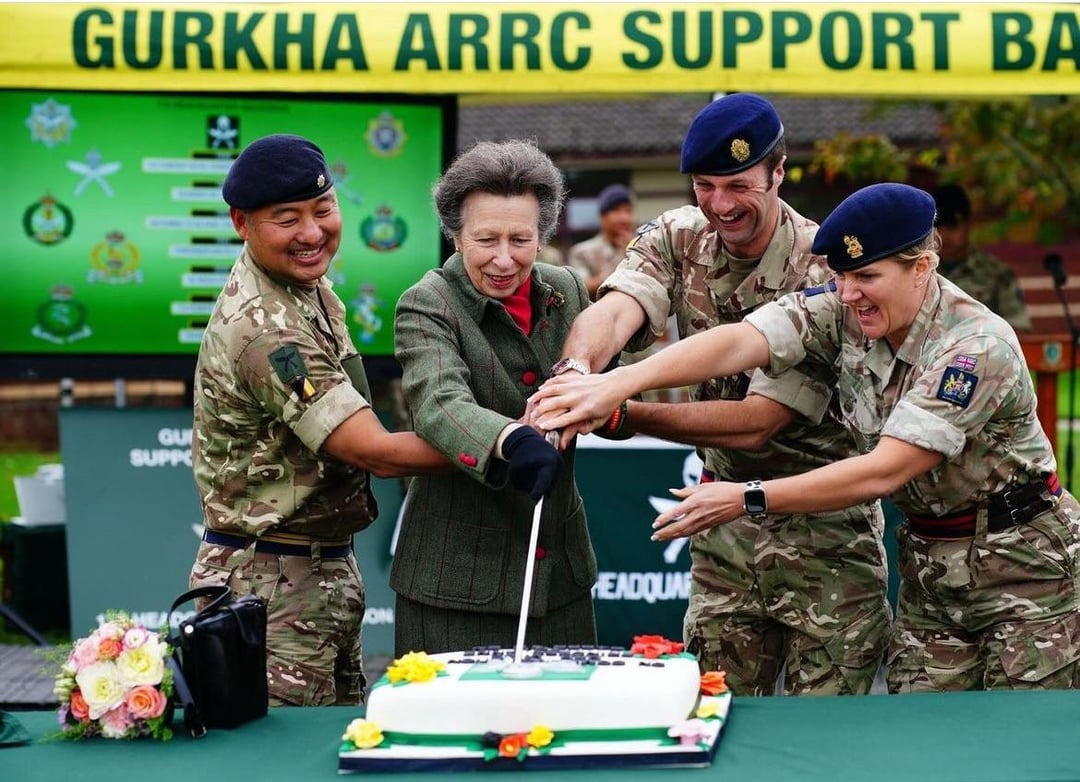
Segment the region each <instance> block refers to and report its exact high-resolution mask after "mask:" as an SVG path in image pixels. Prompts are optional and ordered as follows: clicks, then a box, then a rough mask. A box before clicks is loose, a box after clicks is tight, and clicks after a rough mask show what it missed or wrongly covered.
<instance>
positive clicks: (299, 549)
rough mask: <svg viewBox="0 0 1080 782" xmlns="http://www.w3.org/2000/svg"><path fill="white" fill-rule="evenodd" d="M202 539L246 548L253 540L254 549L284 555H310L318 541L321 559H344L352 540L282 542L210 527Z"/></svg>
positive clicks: (349, 552) (222, 544)
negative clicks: (219, 530)
mask: <svg viewBox="0 0 1080 782" xmlns="http://www.w3.org/2000/svg"><path fill="white" fill-rule="evenodd" d="M290 537H291V538H295V539H301V536H299V535H295V536H290ZM202 539H203V540H204V541H206V542H207V543H212V544H214V545H215V546H229V547H230V548H247V547H248V546H250V545H251V542H252V541H255V550H256V551H262V552H265V553H267V554H280V555H281V556H285V557H309V558H310V557H311V544H312V543H319V544H320V547H319V556H320V557H321V558H322V559H346V558H347V557H348V556H349V555H350V554H351V553H352V542H351V541H350V542H344V543H342V542H339V541H340V540H347V539H338V540H334V541H321V540H314V539H311V538H309V542H308V543H306V544H304V543H283V542H281V541H280V540H270V539H268V538H267V537H266V536H263V537H260V538H253V537H249V536H247V535H232V534H230V533H228V532H215V531H214V530H212V529H208V530H206V531H205V532H203V536H202Z"/></svg>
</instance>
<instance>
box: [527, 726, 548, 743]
mask: <svg viewBox="0 0 1080 782" xmlns="http://www.w3.org/2000/svg"><path fill="white" fill-rule="evenodd" d="M553 738H555V734H554V733H552V732H551V728H549V727H548V726H547V725H536V726H534V727H533V729H532V730H530V731H529V735H528V736H526V737H525V742H526V743H527V744H528V745H529V746H530V747H546V746H547V745H548V744H550V743H551V740H552V739H553Z"/></svg>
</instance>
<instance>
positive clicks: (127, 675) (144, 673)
mask: <svg viewBox="0 0 1080 782" xmlns="http://www.w3.org/2000/svg"><path fill="white" fill-rule="evenodd" d="M116 669H117V672H118V674H119V676H120V681H121V683H122V684H123V685H124V686H125V687H134V686H136V685H138V684H151V685H157V684H160V683H161V677H162V676H164V675H165V660H164V658H163V657H162V647H161V644H159V643H157V642H156V641H148V642H147V643H145V644H143V645H142V646H140V647H138V648H136V649H125V650H124V651H122V652H120V656H119V657H117V658H116Z"/></svg>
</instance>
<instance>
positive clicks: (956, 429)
mask: <svg viewBox="0 0 1080 782" xmlns="http://www.w3.org/2000/svg"><path fill="white" fill-rule="evenodd" d="M933 223H934V201H933V199H932V198H931V197H930V195H929V194H927V193H924V192H923V191H921V190H918V189H916V188H913V187H909V186H907V185H901V184H893V183H888V184H879V185H873V186H870V187H867V188H864V189H862V190H860V191H858V192H857V193H855V194H854V195H852V196H850V197H849V198H847V199H846V200H845V201H844V202H843V203H841V204H840V206H839V207H837V209H836V210H835V211H834V212H833V213H832V214H831V215H830V216H829V217H828V218H827V219H826V220H825V221H824V222H823V223H822V225H821V228H820V230H819V231H818V234H817V237H816V238H815V241H814V247H813V249H814V252H817V253H822V254H824V255H826V256H827V258H828V263H829V266H830V267H831V268H832V269H833V271H835V272H836V279H835V282H834V283H830V284H829V285H827V286H823V287H822V288H819V289H812V290H807V291H804V292H801V293H793V294H789V295H787V296H785V297H783V298H782V299H780V300H778V301H777V302H775V303H773V304H770V305H767V306H765V307H762V308H761V309H759V310H758V311H756V312H754V313H752V314H750V315H748V316H747V317H746V319H745V320H744V322H742V323H740V324H734V325H724V326H719V327H717V328H714V329H712V330H710V331H708V332H705V333H702V334H699V335H696V336H694V337H691V338H689V339H686V340H683V341H682V342H680V343H678V344H676V345H674V346H672V347H670V348H667V349H665V350H663V351H661V352H660V353H659V354H658V355H657V356H655V357H654V358H650V359H648V360H646V361H643V362H641V363H640V364H636V365H632V366H627V367H622V368H619V369H616V370H614V371H612V372H610V373H607V374H606V375H602V376H591V377H584V378H555V379H554V380H551V381H548V383H546V384H545V387H544V389H543V390H542V391H541V394H540V397H541V399H540V401H539V402H538V403H537V414H538V416H539V421H540V424H541V425H542V426H543V427H545V428H557V427H562V426H565V425H569V424H572V423H575V422H588V423H587V424H586V425H587V426H590V427H596V426H598V425H602V424H603V422H604V420H605V416H606V415H607V414H608V413H609V412H610V411H611V410H613V409H614V408H615V407H616V406H617V405H618V404H619V403H620V402H621V400H623V399H626V398H627V397H629V396H632V395H633V394H635V393H638V392H639V391H640V390H641V389H644V388H660V387H668V386H675V385H682V384H686V383H692V382H697V381H700V380H702V379H703V378H706V377H711V376H714V375H727V374H732V373H734V372H739V371H745V370H748V369H750V368H753V367H767V368H768V369H769V370H770V371H774V372H775V371H781V370H783V369H784V368H786V367H789V366H791V365H792V364H793V363H796V362H798V361H800V360H803V359H804V358H809V359H810V360H816V361H822V362H827V363H829V364H835V365H836V366H837V367H838V368H839V371H840V376H839V377H840V379H839V381H838V384H837V388H836V393H838V394H839V395H840V401H841V409H842V410H843V415H844V418H845V423H846V425H847V427H848V428H849V429H850V430H851V432H852V434H853V435H854V436H855V438H856V440H857V442H858V443H859V445H860V450H861V451H862V454H861V455H859V456H855V457H852V458H849V459H844V460H842V461H839V462H835V463H833V464H830V465H828V466H826V467H822V468H819V469H816V470H812V471H810V472H807V473H804V474H802V475H798V476H793V477H787V478H781V479H777V480H770V481H765V482H763V483H759V482H757V481H751V482H750V483H748V484H747V485H745V486H742V485H737V484H732V483H713V484H704V485H701V486H695V487H691V488H687V489H682V490H676V491H675V492H674V493H675V494H676V495H677V496H679V497H681V498H682V501H681V502H680V503H678V504H677V505H676V506H675V507H673V508H671V509H670V510H668V511H666V512H664V513H662V514H661V515H660V516H658V517H657V519H656V522H655V523H654V528H655V529H656V530H657V531H656V533H655V534H654V536H653V537H654V538H655V539H657V540H665V539H668V538H672V537H678V536H686V535H691V534H694V533H696V532H699V531H701V530H703V529H706V528H708V527H711V526H715V525H718V524H724V523H727V522H729V521H731V520H733V519H735V518H738V517H740V516H743V515H745V514H749V515H762V516H764V515H765V514H767V513H769V512H782V513H794V512H811V511H823V510H828V509H831V508H842V507H846V506H848V505H852V504H854V503H857V502H863V501H865V500H868V499H871V498H874V497H887V496H892V498H893V500H894V501H895V502H896V504H897V505H898V506H899V507H900V508H902V509H903V510H904V511H905V512H906V513H907V515H908V522H907V524H906V525H904V526H903V527H902V528H901V531H900V533H899V534H900V556H899V566H900V575H901V586H900V595H899V605H898V610H897V620H896V624H895V626H894V634H893V640H892V647H891V649H890V668H889V688H890V690H891V691H893V692H900V691H918V690H964V689H979V688H994V687H1011V688H1018V689H1019V688H1036V687H1037V688H1065V687H1075V686H1077V685H1078V684H1080V681H1078V674H1077V668H1078V666H1077V658H1078V656H1080V653H1078V647H1080V613H1078V608H1077V606H1078V601H1077V573H1078V567H1077V548H1078V541H1080V535H1078V532H1080V522H1078V520H1080V505H1078V504H1077V502H1076V500H1075V499H1074V498H1073V497H1072V496H1071V495H1069V494H1068V493H1065V492H1063V491H1062V489H1061V485H1060V483H1059V482H1058V479H1057V476H1056V475H1055V472H1054V470H1055V460H1054V454H1053V452H1052V451H1051V448H1050V444H1049V441H1048V440H1047V438H1046V436H1045V434H1044V433H1043V431H1042V429H1041V427H1040V425H1039V421H1038V419H1037V418H1036V415H1035V404H1036V397H1035V390H1034V387H1033V386H1032V383H1031V378H1030V375H1029V374H1028V369H1027V366H1026V364H1025V362H1024V358H1023V353H1022V352H1021V349H1020V345H1019V342H1018V340H1017V338H1016V334H1015V333H1014V332H1013V330H1012V328H1010V327H1009V325H1008V324H1007V323H1006V322H1005V321H1004V320H1002V319H1001V318H999V317H998V316H996V315H994V314H993V313H992V312H990V310H988V309H987V308H986V307H985V306H983V305H982V304H979V303H978V302H976V301H975V300H974V299H972V298H971V297H969V296H967V295H966V294H965V293H963V291H961V290H960V289H959V288H957V287H956V286H954V285H953V284H951V283H949V282H948V281H947V280H945V279H944V278H943V277H940V276H939V275H938V274H936V272H935V268H936V265H937V261H938V257H937V253H936V248H937V235H936V233H935V232H934V228H933ZM567 408H569V411H567Z"/></svg>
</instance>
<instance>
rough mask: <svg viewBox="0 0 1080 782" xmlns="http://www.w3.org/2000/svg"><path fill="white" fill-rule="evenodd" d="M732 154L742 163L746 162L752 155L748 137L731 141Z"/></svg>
mask: <svg viewBox="0 0 1080 782" xmlns="http://www.w3.org/2000/svg"><path fill="white" fill-rule="evenodd" d="M731 156H732V157H733V158H735V159H736V160H737V161H739V162H740V163H745V162H746V161H747V160H748V159H749V157H750V145H749V144H748V143H746V139H741V138H737V139H735V140H733V141H732V142H731Z"/></svg>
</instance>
